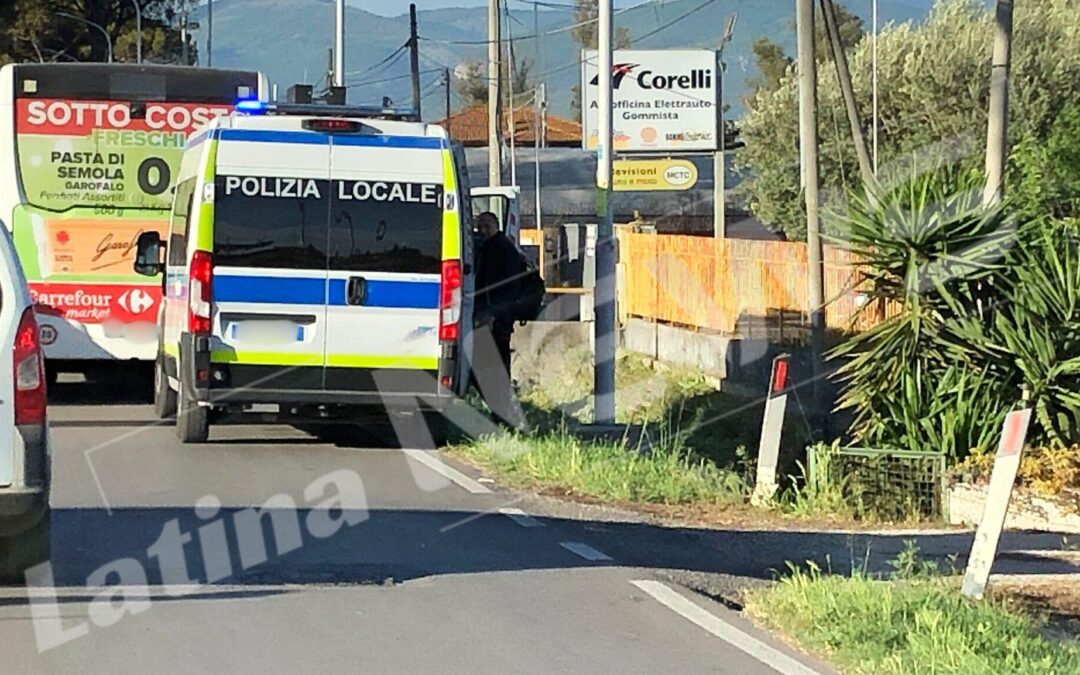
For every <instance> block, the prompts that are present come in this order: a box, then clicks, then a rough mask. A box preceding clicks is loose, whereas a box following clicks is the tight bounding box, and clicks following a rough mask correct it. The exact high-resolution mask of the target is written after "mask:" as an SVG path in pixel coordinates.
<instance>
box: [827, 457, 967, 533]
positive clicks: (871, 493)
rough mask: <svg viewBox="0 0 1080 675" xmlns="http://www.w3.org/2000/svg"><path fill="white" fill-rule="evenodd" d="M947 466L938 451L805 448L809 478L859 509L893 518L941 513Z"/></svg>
mask: <svg viewBox="0 0 1080 675" xmlns="http://www.w3.org/2000/svg"><path fill="white" fill-rule="evenodd" d="M823 451H824V452H826V453H827V454H828V456H827V457H822V456H820V453H821V452H823ZM946 467H947V463H946V461H945V455H944V454H941V453H929V452H911V451H903V450H875V449H871V448H839V449H837V448H834V447H828V448H825V449H824V450H822V449H821V448H820V447H810V448H807V473H808V479H809V480H810V481H812V482H813V483H814V484H817V485H821V484H829V485H831V486H833V487H836V488H838V489H840V490H842V491H843V492H844V493H845V494H846V495H847V496H848V497H849V498H851V499H853V500H854V501H855V502H856V503H857V504H858V507H859V510H860V511H861V512H862V513H865V514H872V515H874V516H877V517H879V518H883V519H885V520H891V521H905V520H911V519H913V518H918V519H932V520H940V519H942V518H944V517H945V516H946V514H945V494H946Z"/></svg>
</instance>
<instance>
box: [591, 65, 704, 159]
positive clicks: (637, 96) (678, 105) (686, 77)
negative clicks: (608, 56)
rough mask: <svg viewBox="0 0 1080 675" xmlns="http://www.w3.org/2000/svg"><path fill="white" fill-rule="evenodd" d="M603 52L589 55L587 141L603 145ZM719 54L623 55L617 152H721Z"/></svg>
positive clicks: (616, 92)
mask: <svg viewBox="0 0 1080 675" xmlns="http://www.w3.org/2000/svg"><path fill="white" fill-rule="evenodd" d="M597 62H598V59H597V53H596V51H593V50H587V51H585V52H584V53H583V59H582V66H581V89H582V91H583V92H584V101H583V112H582V117H584V120H582V124H583V125H584V133H583V134H582V142H583V144H584V146H585V148H586V149H588V150H595V149H596V147H597V145H598V144H599V140H598V139H599V135H598V129H597V123H598V121H599V106H598V98H599V86H598V82H599V70H598V68H597ZM717 85H718V83H717V78H716V53H715V52H713V51H710V50H706V49H677V50H633V49H627V50H617V51H616V52H615V54H614V60H613V65H612V88H613V93H612V106H613V108H614V110H613V111H612V125H613V127H614V129H613V132H614V149H615V152H619V153H630V152H708V151H715V150H716V87H717Z"/></svg>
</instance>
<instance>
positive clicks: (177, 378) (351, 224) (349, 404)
mask: <svg viewBox="0 0 1080 675" xmlns="http://www.w3.org/2000/svg"><path fill="white" fill-rule="evenodd" d="M465 170H466V168H465V163H464V154H463V153H462V152H461V151H460V148H455V147H453V146H451V144H450V142H449V140H448V139H447V136H446V132H445V131H444V130H443V129H442V128H441V127H438V126H435V125H430V124H423V123H420V122H418V121H415V118H414V117H411V115H410V114H406V113H396V112H395V111H392V110H382V109H367V108H355V107H345V106H331V105H321V104H315V105H310V104H309V105H295V104H265V103H259V102H256V101H252V102H244V103H241V104H240V105H238V106H237V111H236V112H234V113H232V114H231V115H229V116H225V117H221V118H218V119H216V120H214V121H212V122H211V123H210V125H209V126H208V127H207V128H205V129H203V130H202V131H200V132H199V133H198V134H197V135H196V136H194V137H193V138H192V139H191V140H190V141H189V143H188V146H187V149H186V150H185V153H184V156H183V160H182V164H181V169H180V175H179V177H178V181H177V187H176V193H175V198H174V206H173V211H172V218H171V223H170V227H169V231H168V233H167V236H166V237H165V238H162V237H160V236H159V235H158V234H157V233H154V232H147V233H144V234H143V235H141V236H140V238H139V241H138V250H137V261H136V265H135V267H136V270H137V271H138V272H139V273H141V274H145V275H151V276H152V275H157V274H162V273H163V274H164V278H163V284H164V293H163V295H164V301H163V303H162V309H161V315H160V327H161V330H160V335H161V338H160V346H159V350H158V351H159V353H158V358H157V366H156V377H155V395H154V401H155V409H156V411H157V413H158V414H159V415H160V416H161V417H162V418H165V417H168V416H171V415H173V414H175V415H176V418H177V430H178V436H179V437H180V439H181V441H183V442H186V443H197V442H203V441H205V440H206V439H207V436H208V429H209V426H210V425H211V424H212V423H213V422H214V421H215V419H217V418H219V417H220V416H221V414H223V413H236V412H243V411H246V410H251V409H252V407H253V406H256V405H257V404H270V405H272V406H276V407H277V408H278V415H279V416H290V418H291V416H294V415H298V416H300V417H303V416H305V415H308V414H310V415H314V416H320V417H326V416H334V415H346V416H347V415H350V414H351V413H353V412H355V406H380V407H386V408H389V409H391V410H395V409H397V410H409V411H415V410H424V411H438V410H441V409H442V408H443V407H444V406H445V405H447V404H448V403H449V402H450V401H451V400H452V398H453V397H454V396H455V395H458V396H460V395H463V394H464V392H465V389H466V387H467V386H468V382H469V378H468V377H467V373H468V367H469V363H468V362H469V351H470V348H471V344H470V343H471V330H470V329H471V325H472V306H471V302H472V301H471V297H472V292H473V288H472V286H473V274H474V272H473V267H474V265H473V260H472V255H473V247H472V244H471V241H472V238H471V232H472V229H471V218H470V214H469V203H468V184H467V182H466V180H467V179H466V174H465ZM259 407H260V408H261V407H263V406H262V405H259Z"/></svg>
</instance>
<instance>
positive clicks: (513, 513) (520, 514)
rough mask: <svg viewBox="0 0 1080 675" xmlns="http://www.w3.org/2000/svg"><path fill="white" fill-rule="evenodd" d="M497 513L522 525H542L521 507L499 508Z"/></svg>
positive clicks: (542, 525)
mask: <svg viewBox="0 0 1080 675" xmlns="http://www.w3.org/2000/svg"><path fill="white" fill-rule="evenodd" d="M499 513H501V514H503V515H504V516H506V517H507V518H509V519H510V520H512V521H514V522H515V523H517V524H518V525H520V526H522V527H544V524H543V523H542V522H540V521H539V520H537V519H536V518H533V517H532V516H530V515H529V514H527V513H525V512H524V511H522V510H521V509H514V508H501V509H499Z"/></svg>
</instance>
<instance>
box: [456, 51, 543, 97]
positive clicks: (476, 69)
mask: <svg viewBox="0 0 1080 675" xmlns="http://www.w3.org/2000/svg"><path fill="white" fill-rule="evenodd" d="M531 71H532V64H531V63H530V62H529V60H528V59H522V60H521V63H514V64H507V63H505V60H504V63H503V68H502V73H503V76H502V81H503V82H509V83H510V85H511V86H510V87H509V88H507V87H504V88H503V103H504V104H506V105H509V103H510V97H511V89H512V92H513V94H514V95H517V94H521V93H522V92H526V91H530V90H531V89H532V88H533V84H532V79H531V78H530V73H531ZM456 89H457V92H458V94H459V95H460V96H461V98H462V99H464V100H465V104H466V105H469V106H474V105H481V104H484V103H487V100H488V76H487V66H486V65H485V64H484V63H482V62H480V61H469V62H467V63H465V64H463V65H462V66H461V68H460V69H459V70H458V71H457V86H456Z"/></svg>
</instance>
